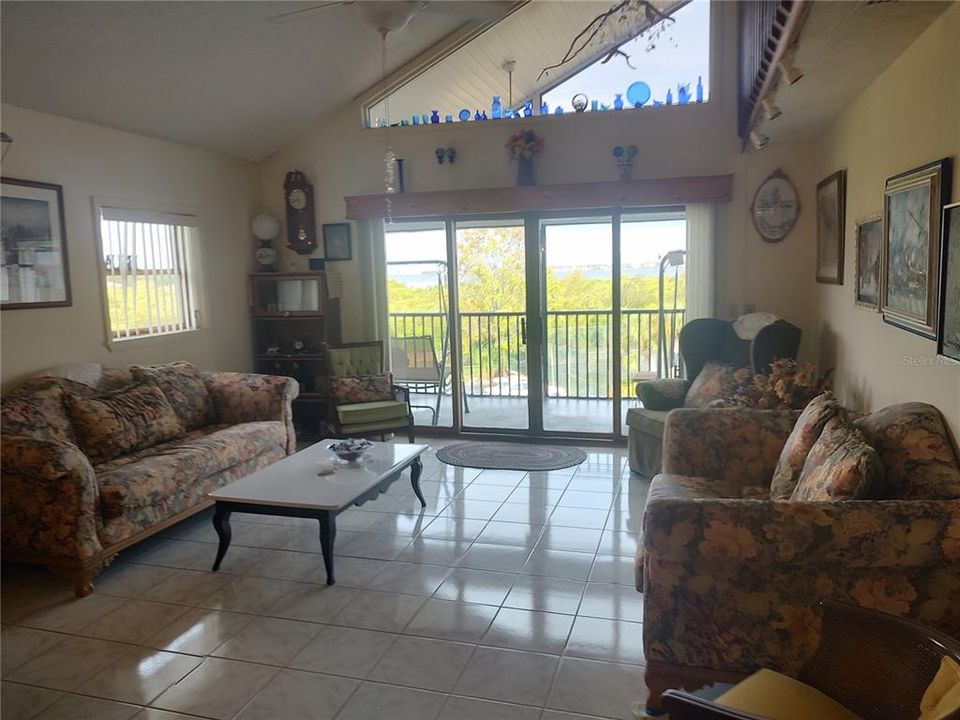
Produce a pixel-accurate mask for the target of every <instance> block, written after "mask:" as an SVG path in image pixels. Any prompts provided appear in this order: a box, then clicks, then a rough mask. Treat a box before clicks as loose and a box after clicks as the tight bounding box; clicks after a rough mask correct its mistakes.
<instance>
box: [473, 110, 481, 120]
mask: <svg viewBox="0 0 960 720" xmlns="http://www.w3.org/2000/svg"><path fill="white" fill-rule="evenodd" d="M473 119H474V120H483V118H482V117H480V111H479V110H477V113H476V115H474V116H473Z"/></svg>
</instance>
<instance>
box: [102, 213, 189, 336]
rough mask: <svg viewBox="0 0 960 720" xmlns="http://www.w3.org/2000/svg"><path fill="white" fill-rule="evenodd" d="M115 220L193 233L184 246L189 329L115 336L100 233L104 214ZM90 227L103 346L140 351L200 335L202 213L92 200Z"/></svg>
mask: <svg viewBox="0 0 960 720" xmlns="http://www.w3.org/2000/svg"><path fill="white" fill-rule="evenodd" d="M105 212H106V214H107V215H112V216H114V217H117V218H124V217H126V218H130V219H132V220H134V221H140V222H146V223H149V222H151V221H152V222H156V223H158V224H174V225H181V226H183V225H186V226H189V227H190V228H191V229H192V230H193V232H192V233H191V236H192V237H190V238H189V241H188V242H186V243H185V247H184V253H185V265H186V267H185V270H184V272H183V277H184V278H185V279H186V292H187V294H188V298H189V304H190V307H191V310H192V314H193V318H192V319H193V323H192V327H187V328H183V329H175V330H157V331H154V332H148V333H144V334H138V335H129V336H127V337H117V335H116V334H115V333H114V331H113V328H112V326H111V322H110V304H109V298H108V297H107V270H106V267H105V263H104V255H105V252H104V248H105V246H106V244H107V243H106V242H105V239H104V237H103V234H102V230H103V224H102V220H103V218H104V213H105ZM93 225H94V237H95V238H96V244H97V257H96V262H97V274H98V277H99V282H100V298H101V305H102V315H103V328H104V344H105V345H106V347H107V349H109V350H111V351H114V352H115V351H120V350H129V349H133V348H137V349H142V348H144V347H145V346H150V345H160V344H166V343H175V342H180V341H182V340H183V339H185V338H188V337H191V336H194V335H196V334H198V333H201V332H202V331H203V329H204V326H203V318H204V313H203V312H202V309H203V307H204V303H203V292H202V284H201V282H200V279H201V277H202V272H201V268H202V251H201V248H202V234H201V226H202V223H201V212H200V209H199V208H197V207H193V206H184V205H167V204H162V203H149V202H144V201H139V200H130V199H123V198H107V197H94V198H93Z"/></svg>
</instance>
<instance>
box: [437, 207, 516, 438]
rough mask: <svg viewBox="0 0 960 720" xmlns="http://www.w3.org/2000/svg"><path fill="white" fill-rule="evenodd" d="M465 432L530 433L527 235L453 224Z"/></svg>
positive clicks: (512, 226)
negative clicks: (505, 431)
mask: <svg viewBox="0 0 960 720" xmlns="http://www.w3.org/2000/svg"><path fill="white" fill-rule="evenodd" d="M455 243H456V259H457V274H456V277H457V291H456V296H457V310H458V319H459V325H460V328H459V337H460V371H461V376H462V378H463V387H464V403H463V427H464V428H465V429H482V430H511V431H516V430H528V429H530V415H529V410H528V398H529V397H530V378H529V373H528V371H527V368H528V357H527V340H528V336H527V328H528V326H527V272H526V246H525V243H526V227H525V223H524V220H523V219H522V218H503V219H496V220H491V219H487V220H476V221H474V220H458V221H457V222H456V223H455Z"/></svg>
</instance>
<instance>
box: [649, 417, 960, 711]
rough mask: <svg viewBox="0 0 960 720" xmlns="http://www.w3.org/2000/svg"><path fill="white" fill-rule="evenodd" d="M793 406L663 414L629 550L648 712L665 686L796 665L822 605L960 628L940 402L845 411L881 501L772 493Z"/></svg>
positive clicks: (951, 472)
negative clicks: (876, 478)
mask: <svg viewBox="0 0 960 720" xmlns="http://www.w3.org/2000/svg"><path fill="white" fill-rule="evenodd" d="M798 415H799V413H798V412H795V411H763V410H750V409H707V410H686V409H681V410H675V411H673V412H671V413H670V414H669V416H668V419H667V424H666V434H665V437H664V449H663V451H664V459H663V467H664V471H663V474H661V475H658V476H657V477H656V478H655V479H654V480H653V482H652V484H651V487H650V491H649V495H648V499H647V505H646V509H645V513H644V520H643V540H642V544H641V547H640V548H639V549H638V553H637V586H638V589H639V590H642V592H643V593H644V623H643V631H644V652H645V656H646V662H647V668H646V681H647V686H648V689H649V693H650V695H649V698H648V708H650V709H651V710H654V709H658V708H659V707H660V702H659V701H660V694H661V692H663V691H664V690H665V689H667V688H681V687H685V688H687V689H695V688H697V687H700V686H702V685H704V684H707V683H712V682H736V681H738V680H740V679H742V678H743V677H745V676H746V675H748V674H749V673H752V672H754V671H755V670H757V669H759V668H769V669H773V670H778V671H782V672H784V673H786V674H795V673H796V672H797V671H798V670H799V668H800V667H801V665H802V664H803V663H804V661H806V660H808V659H809V657H810V656H811V655H812V653H813V652H814V651H815V649H816V647H817V645H818V642H819V639H820V636H819V634H820V616H819V614H818V609H817V604H818V603H819V602H820V601H822V600H828V599H831V600H837V601H842V602H848V603H853V604H856V605H859V606H861V607H866V608H871V609H876V610H880V611H883V612H887V613H892V614H894V615H899V616H902V617H907V618H913V619H916V620H919V621H921V622H924V623H926V624H928V625H931V626H933V627H936V628H937V629H939V630H941V631H944V632H946V633H947V634H948V635H951V636H953V637H958V638H960V464H958V455H957V450H956V447H955V445H954V444H953V442H952V440H951V438H950V434H949V431H948V429H947V428H946V425H945V422H944V420H943V417H942V416H941V414H940V412H939V411H938V410H937V409H936V408H934V407H932V406H930V405H926V404H922V403H907V404H903V405H896V406H892V407H889V408H885V409H883V410H879V411H877V412H875V413H873V414H871V415H860V416H853V415H850V420H851V421H852V424H853V425H854V426H855V427H856V428H858V429H859V431H861V433H862V436H863V437H864V438H865V439H866V440H867V441H868V443H869V444H870V445H872V447H873V448H875V449H876V453H877V455H876V457H878V458H879V463H878V466H882V468H880V470H881V471H882V473H883V474H884V475H885V483H884V491H883V494H882V495H880V496H879V497H882V498H883V499H873V500H844V501H839V500H827V501H801V500H796V499H786V500H771V478H772V477H773V475H774V471H775V469H777V467H778V461H780V456H781V451H782V450H783V448H784V445H785V443H786V442H787V440H788V437H790V436H791V431H792V430H793V427H794V424H795V422H796V421H797V417H798ZM774 495H776V492H774Z"/></svg>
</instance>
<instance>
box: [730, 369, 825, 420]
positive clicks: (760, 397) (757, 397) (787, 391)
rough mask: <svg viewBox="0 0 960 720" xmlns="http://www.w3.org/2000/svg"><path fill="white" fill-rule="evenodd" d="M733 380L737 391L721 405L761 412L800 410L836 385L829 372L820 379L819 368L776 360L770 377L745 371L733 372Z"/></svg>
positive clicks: (769, 374)
mask: <svg viewBox="0 0 960 720" xmlns="http://www.w3.org/2000/svg"><path fill="white" fill-rule="evenodd" d="M734 379H735V380H736V383H737V386H736V390H734V392H733V394H732V395H730V396H729V397H726V398H724V399H723V402H722V404H723V405H724V406H726V407H750V408H758V409H761V410H801V409H803V408H805V407H806V406H807V403H809V402H810V401H811V400H812V399H813V398H815V397H816V396H817V395H819V394H820V393H823V392H826V391H827V390H829V389H830V388H831V386H832V384H833V383H832V381H831V379H830V373H827V374H826V375H824V376H823V377H818V376H817V366H816V365H814V364H813V363H811V362H807V363H803V364H799V363H797V361H796V360H774V361H773V363H771V365H770V372H769V373H768V374H763V373H756V374H754V373H753V372H752V371H751V370H749V369H748V368H743V369H741V370H738V371H737V372H736V373H734Z"/></svg>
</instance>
